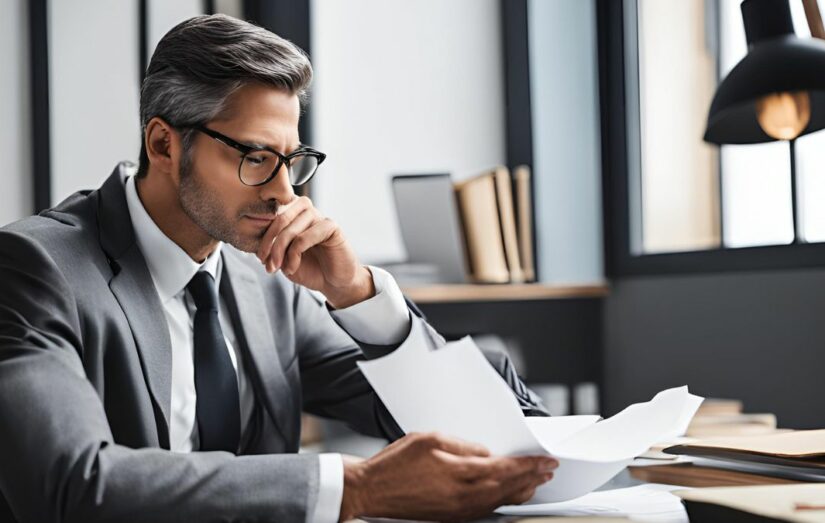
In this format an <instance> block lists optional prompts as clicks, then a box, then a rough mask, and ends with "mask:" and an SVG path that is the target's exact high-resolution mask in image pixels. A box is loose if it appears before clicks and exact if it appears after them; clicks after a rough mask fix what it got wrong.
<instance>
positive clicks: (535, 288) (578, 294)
mask: <svg viewBox="0 0 825 523" xmlns="http://www.w3.org/2000/svg"><path fill="white" fill-rule="evenodd" d="M402 290H403V291H404V294H405V295H406V296H407V297H408V298H410V299H411V300H413V301H414V302H416V303H451V302H468V301H521V300H559V299H571V298H601V297H603V296H607V293H608V286H607V284H603V285H545V284H541V283H508V284H487V285H484V284H437V285H421V286H405V287H403V288H402Z"/></svg>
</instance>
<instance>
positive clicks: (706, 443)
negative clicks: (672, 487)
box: [665, 430, 825, 467]
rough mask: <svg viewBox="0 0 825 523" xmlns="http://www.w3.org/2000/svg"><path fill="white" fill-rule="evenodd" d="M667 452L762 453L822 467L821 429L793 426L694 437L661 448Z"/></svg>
mask: <svg viewBox="0 0 825 523" xmlns="http://www.w3.org/2000/svg"><path fill="white" fill-rule="evenodd" d="M665 452H667V453H668V454H687V455H697V454H699V453H701V454H703V455H708V456H710V455H724V456H740V457H742V458H748V457H751V456H762V457H770V458H782V459H787V460H796V461H804V462H806V464H819V465H821V466H823V467H825V430H796V431H791V432H782V433H778V434H769V435H765V436H738V437H730V438H711V439H702V440H696V441H694V442H692V443H689V444H686V445H676V446H674V447H669V448H667V449H665Z"/></svg>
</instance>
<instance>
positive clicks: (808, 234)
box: [796, 131, 825, 242]
mask: <svg viewBox="0 0 825 523" xmlns="http://www.w3.org/2000/svg"><path fill="white" fill-rule="evenodd" d="M796 179H797V185H798V186H797V193H798V194H799V205H800V213H799V214H800V218H801V219H800V227H801V229H802V230H801V237H802V239H803V240H805V241H808V242H825V131H819V132H817V133H814V134H809V135H807V136H803V137H802V138H799V139H798V140H797V141H796Z"/></svg>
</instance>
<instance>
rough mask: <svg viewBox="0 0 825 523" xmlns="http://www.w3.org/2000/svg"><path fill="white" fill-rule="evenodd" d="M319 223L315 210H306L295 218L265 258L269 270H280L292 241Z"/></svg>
mask: <svg viewBox="0 0 825 523" xmlns="http://www.w3.org/2000/svg"><path fill="white" fill-rule="evenodd" d="M316 221H317V215H316V212H315V210H314V209H306V210H305V211H304V212H302V213H301V214H299V215H298V216H296V217H295V219H294V220H292V222H290V224H289V225H287V227H286V228H284V229H283V230H281V232H280V234H278V237H277V238H275V242H274V243H273V244H272V246H271V247H270V248H269V252H268V253H267V255H266V256H265V257H264V263H265V264H266V267H267V270H274V269H278V268H280V267H281V266H282V265H283V264H284V256H285V253H286V250H287V249H288V248H289V245H290V244H291V243H292V241H293V240H294V239H295V238H296V237H297V236H298V235H300V234H301V233H303V232H304V231H305V230H307V229H309V228H310V227H311V226H312V224H313V223H315V222H316Z"/></svg>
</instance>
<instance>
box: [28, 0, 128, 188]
mask: <svg viewBox="0 0 825 523" xmlns="http://www.w3.org/2000/svg"><path fill="white" fill-rule="evenodd" d="M48 10H49V84H50V85H49V87H50V98H49V102H50V104H51V141H52V158H51V164H52V203H58V202H60V201H61V200H63V199H64V198H66V197H67V196H68V195H69V194H71V193H73V192H74V191H77V190H79V189H94V188H97V187H98V186H99V185H100V184H101V183H102V181H103V180H104V179H105V178H106V177H107V176H108V175H109V173H111V171H112V169H113V168H114V166H115V165H116V164H117V162H118V161H120V160H131V161H133V162H136V161H137V158H138V153H139V150H140V127H139V117H138V103H139V71H138V63H139V59H138V23H137V20H138V18H137V16H138V11H137V1H136V0H128V1H127V0H123V1H118V2H112V1H109V0H84V1H83V2H65V1H61V0H52V1H51V2H49V5H48ZM22 20H23V21H25V20H26V18H23V19H22Z"/></svg>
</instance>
